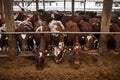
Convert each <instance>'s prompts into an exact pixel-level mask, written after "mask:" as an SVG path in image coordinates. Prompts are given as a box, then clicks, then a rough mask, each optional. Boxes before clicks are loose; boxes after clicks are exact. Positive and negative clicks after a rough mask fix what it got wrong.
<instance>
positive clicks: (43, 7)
mask: <svg viewBox="0 0 120 80" xmlns="http://www.w3.org/2000/svg"><path fill="white" fill-rule="evenodd" d="M43 10H45V0H43Z"/></svg>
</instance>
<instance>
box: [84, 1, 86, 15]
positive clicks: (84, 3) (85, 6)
mask: <svg viewBox="0 0 120 80" xmlns="http://www.w3.org/2000/svg"><path fill="white" fill-rule="evenodd" d="M84 14H86V0H84Z"/></svg>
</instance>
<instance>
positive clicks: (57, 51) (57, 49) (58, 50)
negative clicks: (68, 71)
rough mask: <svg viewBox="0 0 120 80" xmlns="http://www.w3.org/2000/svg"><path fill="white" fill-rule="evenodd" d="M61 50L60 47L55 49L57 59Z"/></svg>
mask: <svg viewBox="0 0 120 80" xmlns="http://www.w3.org/2000/svg"><path fill="white" fill-rule="evenodd" d="M60 52H61V50H60V49H59V48H58V47H54V55H55V56H56V57H57V56H58V55H59V54H60Z"/></svg>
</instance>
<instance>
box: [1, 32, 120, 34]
mask: <svg viewBox="0 0 120 80" xmlns="http://www.w3.org/2000/svg"><path fill="white" fill-rule="evenodd" d="M54 33H56V34H120V32H0V34H54Z"/></svg>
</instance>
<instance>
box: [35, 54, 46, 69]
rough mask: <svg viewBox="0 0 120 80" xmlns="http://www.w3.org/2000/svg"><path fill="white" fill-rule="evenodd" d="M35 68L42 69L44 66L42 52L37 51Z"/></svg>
mask: <svg viewBox="0 0 120 80" xmlns="http://www.w3.org/2000/svg"><path fill="white" fill-rule="evenodd" d="M36 57H37V70H42V69H43V68H44V59H45V57H44V54H43V53H42V52H38V53H37V56H36Z"/></svg>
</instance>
